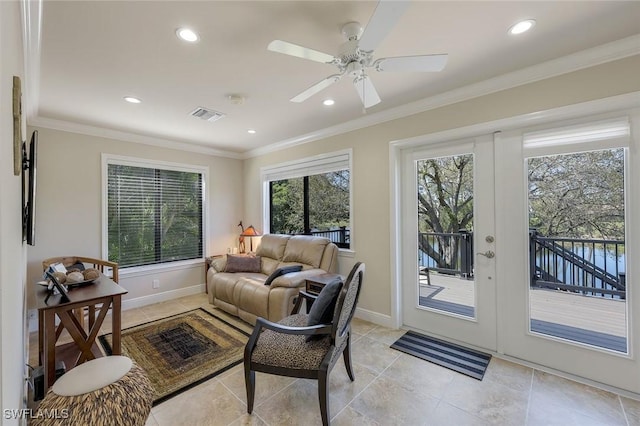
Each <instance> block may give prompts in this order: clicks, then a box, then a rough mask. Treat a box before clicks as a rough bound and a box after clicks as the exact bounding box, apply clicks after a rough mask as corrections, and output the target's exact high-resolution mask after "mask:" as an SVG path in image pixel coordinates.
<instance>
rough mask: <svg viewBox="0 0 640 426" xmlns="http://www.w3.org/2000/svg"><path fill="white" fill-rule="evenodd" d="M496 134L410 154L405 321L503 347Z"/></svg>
mask: <svg viewBox="0 0 640 426" xmlns="http://www.w3.org/2000/svg"><path fill="white" fill-rule="evenodd" d="M493 151H494V150H493V136H492V135H486V136H482V137H477V138H472V139H467V140H461V141H456V142H448V143H447V144H446V145H431V146H426V147H423V148H420V149H418V150H411V151H406V152H404V154H403V159H402V161H403V174H402V188H403V190H402V191H403V195H402V199H403V200H402V214H401V216H402V219H401V223H402V225H401V228H402V233H403V234H402V235H403V241H404V245H403V255H402V263H403V265H402V274H403V280H402V281H403V283H404V285H403V297H402V301H403V302H402V303H403V323H404V325H405V326H408V327H412V328H415V329H419V330H423V331H427V332H428V333H430V334H434V335H440V336H444V337H446V338H448V339H452V340H457V341H461V342H466V343H469V344H472V345H474V346H477V347H481V348H486V349H490V350H495V349H496V305H495V302H496V280H495V261H496V259H495V256H496V255H495V251H496V249H495V245H496V241H495V236H494V235H495V223H494V216H495V215H494V195H493V193H494V188H493V187H494V159H493V155H494V154H493Z"/></svg>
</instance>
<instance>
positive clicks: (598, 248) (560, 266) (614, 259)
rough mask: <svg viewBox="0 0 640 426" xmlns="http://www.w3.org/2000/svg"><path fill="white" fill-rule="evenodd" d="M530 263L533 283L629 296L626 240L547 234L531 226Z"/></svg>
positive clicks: (535, 284)
mask: <svg viewBox="0 0 640 426" xmlns="http://www.w3.org/2000/svg"><path fill="white" fill-rule="evenodd" d="M529 263H530V265H529V267H530V271H531V286H532V287H543V288H553V289H560V290H566V291H571V292H575V293H580V294H584V295H589V296H599V297H609V298H614V299H624V298H625V297H626V280H625V246H624V241H621V240H604V239H599V240H598V239H579V238H557V237H544V236H542V235H540V234H539V233H538V232H537V231H536V230H531V231H530V232H529Z"/></svg>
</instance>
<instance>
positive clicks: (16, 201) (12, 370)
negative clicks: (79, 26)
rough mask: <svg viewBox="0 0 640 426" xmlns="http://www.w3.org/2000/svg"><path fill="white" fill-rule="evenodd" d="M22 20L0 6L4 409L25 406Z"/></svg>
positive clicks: (0, 369)
mask: <svg viewBox="0 0 640 426" xmlns="http://www.w3.org/2000/svg"><path fill="white" fill-rule="evenodd" d="M20 22H21V18H20V3H18V2H5V1H2V2H0V200H2V201H0V401H2V409H3V410H4V409H20V408H22V396H23V391H24V381H23V374H24V371H25V367H24V364H25V347H24V343H25V339H24V332H25V327H24V321H25V315H24V312H25V311H24V300H25V295H24V293H25V249H24V245H23V244H22V217H21V213H20V205H21V203H22V197H21V195H20V191H21V185H22V183H21V177H20V176H14V174H13V106H12V88H13V76H14V75H15V76H19V77H21V78H22V84H23V87H24V73H23V66H22V63H23V57H22V38H21V27H20ZM23 90H24V89H23ZM23 100H24V97H23ZM23 121H24V119H23ZM23 132H24V126H23ZM0 415H2V420H0V423H2V424H7V425H9V424H18V421H17V419H5V418H4V412H2V413H0Z"/></svg>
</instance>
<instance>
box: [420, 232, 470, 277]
mask: <svg viewBox="0 0 640 426" xmlns="http://www.w3.org/2000/svg"><path fill="white" fill-rule="evenodd" d="M418 265H419V267H420V268H421V269H429V270H430V271H437V272H442V273H445V274H451V275H460V276H461V277H464V278H469V279H471V278H473V233H471V232H469V231H466V230H460V231H459V232H452V233H448V232H420V233H418Z"/></svg>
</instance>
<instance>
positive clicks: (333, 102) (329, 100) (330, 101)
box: [322, 99, 336, 106]
mask: <svg viewBox="0 0 640 426" xmlns="http://www.w3.org/2000/svg"><path fill="white" fill-rule="evenodd" d="M335 103H336V101H334V100H333V99H325V100H324V101H322V105H326V106H331V105H333V104H335Z"/></svg>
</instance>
